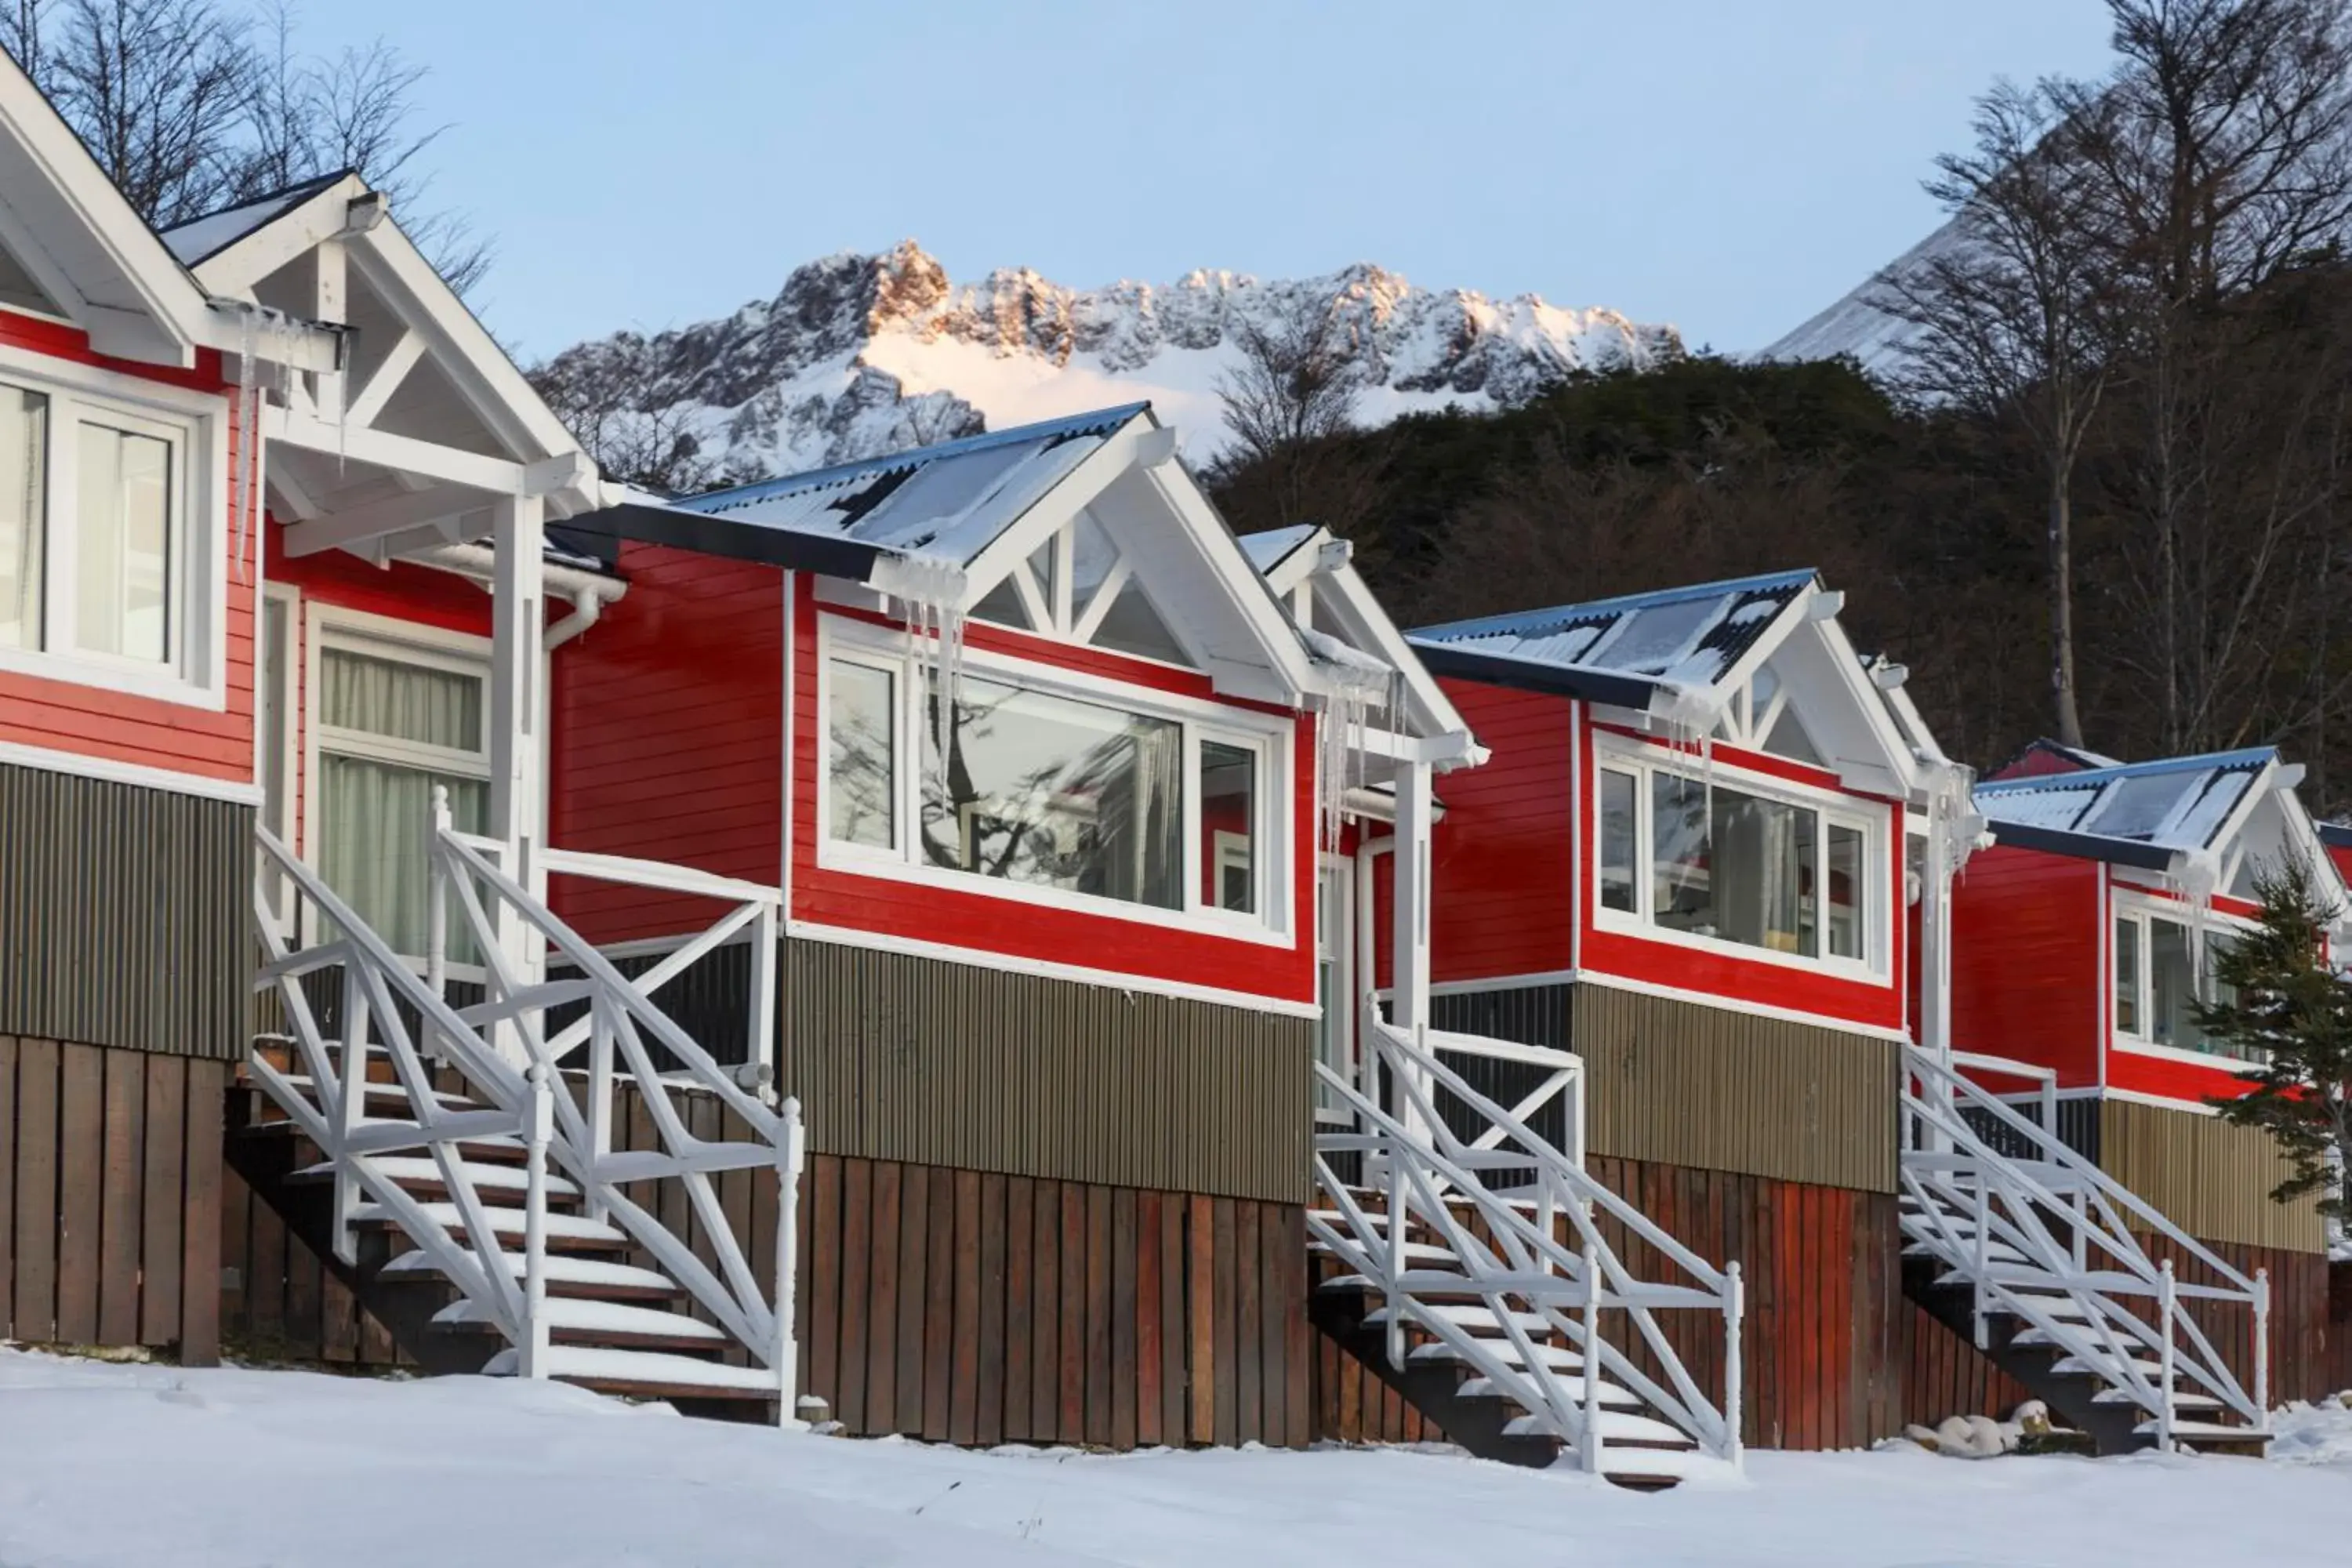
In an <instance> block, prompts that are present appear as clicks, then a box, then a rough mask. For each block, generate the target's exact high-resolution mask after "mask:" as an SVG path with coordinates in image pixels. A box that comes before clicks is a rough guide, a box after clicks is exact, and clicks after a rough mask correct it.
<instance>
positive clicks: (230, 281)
mask: <svg viewBox="0 0 2352 1568" xmlns="http://www.w3.org/2000/svg"><path fill="white" fill-rule="evenodd" d="M367 194H368V184H367V182H366V181H365V180H362V179H361V178H360V177H359V176H358V175H357V174H348V175H345V176H344V177H343V178H342V179H340V180H338V181H336V182H335V183H334V184H331V185H329V186H328V187H327V188H326V189H324V190H322V191H320V192H318V193H316V194H315V195H311V196H310V198H309V199H307V200H305V201H302V202H300V203H298V204H297V205H293V206H290V207H289V208H287V209H286V210H285V211H284V212H282V213H279V214H278V216H276V217H274V218H271V219H270V220H269V221H268V223H266V224H263V225H262V226H260V227H258V228H257V229H254V230H252V231H251V232H250V233H247V234H246V235H244V236H243V237H240V238H238V239H236V241H235V242H233V243H232V244H229V245H227V246H226V247H222V248H221V249H220V250H218V251H215V253H214V254H212V255H211V256H208V257H206V258H205V259H204V260H202V261H200V262H198V263H197V264H196V268H195V272H196V281H197V282H199V283H201V284H203V285H204V286H205V288H206V289H210V290H211V291H212V292H214V293H215V294H223V295H227V296H229V297H231V298H233V299H239V300H250V299H251V298H253V290H254V289H255V288H256V286H257V285H258V284H259V283H260V282H261V280H262V279H265V278H267V277H268V276H269V275H270V274H271V273H273V272H275V271H277V270H278V268H281V267H283V266H285V265H286V264H287V263H289V262H290V261H294V260H297V259H299V258H301V257H303V256H307V255H308V254H310V251H311V250H313V249H314V248H316V247H318V246H320V245H321V244H323V243H324V242H326V241H327V240H330V239H332V238H333V237H335V236H337V235H339V234H341V233H342V231H343V227H344V226H345V225H346V224H347V223H349V222H350V221H351V207H352V202H353V201H355V200H357V199H358V198H359V197H361V196H363V195H367Z"/></svg>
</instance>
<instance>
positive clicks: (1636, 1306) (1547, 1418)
mask: <svg viewBox="0 0 2352 1568" xmlns="http://www.w3.org/2000/svg"><path fill="white" fill-rule="evenodd" d="M1366 1015H1367V1016H1366V1018H1365V1029H1364V1037H1365V1038H1366V1039H1367V1040H1368V1041H1369V1042H1370V1046H1371V1052H1370V1058H1369V1059H1368V1061H1367V1063H1366V1067H1367V1069H1368V1070H1367V1072H1366V1075H1365V1080H1364V1081H1365V1085H1366V1086H1367V1087H1370V1089H1371V1090H1372V1092H1371V1093H1370V1094H1368V1093H1366V1092H1365V1090H1364V1089H1363V1088H1360V1087H1359V1086H1358V1085H1357V1084H1356V1083H1353V1082H1350V1081H1349V1079H1348V1078H1347V1077H1346V1076H1344V1075H1342V1074H1340V1073H1338V1072H1335V1071H1333V1070H1332V1069H1331V1068H1328V1067H1327V1066H1323V1065H1321V1064H1318V1068H1317V1070H1318V1073H1320V1074H1321V1076H1322V1079H1323V1081H1324V1082H1325V1084H1326V1085H1328V1087H1329V1089H1331V1091H1332V1092H1333V1094H1334V1095H1335V1096H1336V1097H1337V1098H1338V1100H1339V1103H1340V1106H1341V1108H1342V1109H1343V1110H1345V1112H1346V1113H1347V1114H1348V1115H1349V1117H1350V1118H1351V1119H1352V1125H1351V1126H1349V1127H1348V1128H1347V1129H1345V1130H1341V1131H1326V1132H1323V1133H1321V1134H1318V1137H1317V1138H1316V1162H1315V1163H1316V1174H1317V1179H1318V1184H1320V1186H1321V1188H1322V1191H1323V1194H1324V1197H1325V1198H1326V1199H1327V1200H1328V1204H1329V1205H1330V1210H1331V1211H1333V1212H1336V1214H1337V1215H1338V1216H1339V1217H1338V1218H1337V1220H1334V1219H1332V1218H1329V1217H1328V1215H1326V1214H1318V1215H1313V1216H1312V1217H1310V1219H1309V1222H1308V1223H1309V1228H1310V1230H1311V1231H1312V1232H1313V1234H1314V1236H1315V1237H1316V1239H1317V1240H1318V1241H1320V1242H1322V1243H1323V1244H1324V1245H1325V1247H1327V1248H1328V1250H1329V1251H1330V1253H1331V1254H1332V1255H1333V1256H1335V1257H1337V1258H1339V1259H1340V1260H1341V1261H1342V1262H1343V1263H1344V1265H1345V1266H1346V1267H1347V1268H1348V1269H1349V1270H1350V1271H1351V1272H1352V1273H1353V1274H1355V1275H1357V1276H1359V1277H1360V1278H1361V1279H1362V1280H1363V1281H1364V1282H1365V1283H1366V1284H1368V1285H1369V1286H1370V1288H1371V1289H1376V1290H1378V1291H1379V1292H1380V1293H1381V1295H1382V1296H1383V1297H1384V1298H1385V1299H1386V1304H1387V1307H1388V1309H1389V1310H1388V1312H1387V1315H1386V1319H1385V1321H1386V1325H1387V1329H1388V1353H1389V1359H1390V1362H1391V1365H1394V1366H1398V1367H1402V1365H1403V1364H1404V1359H1405V1356H1406V1354H1407V1347H1406V1343H1405V1331H1406V1329H1407V1328H1408V1326H1410V1327H1412V1328H1414V1329H1418V1330H1420V1331H1423V1332H1425V1333H1426V1334H1428V1335H1429V1336H1430V1338H1431V1339H1432V1340H1433V1341H1435V1342H1438V1343H1440V1344H1442V1345H1444V1346H1445V1347H1446V1348H1447V1351H1448V1352H1450V1353H1451V1355H1452V1356H1453V1357H1454V1358H1455V1359H1458V1360H1459V1361H1461V1362H1462V1363H1465V1365H1466V1366H1468V1367H1469V1368H1471V1369H1473V1371H1474V1373H1475V1375H1476V1376H1478V1377H1481V1378H1484V1379H1486V1380H1488V1382H1489V1384H1490V1385H1491V1387H1492V1388H1493V1389H1494V1390H1495V1391H1496V1392H1497V1393H1499V1394H1503V1395H1505V1396H1506V1397H1507V1398H1509V1399H1510V1400H1511V1401H1512V1402H1514V1403H1516V1404H1517V1405H1519V1406H1520V1407H1521V1408H1523V1409H1525V1410H1526V1411H1528V1413H1529V1415H1532V1416H1533V1417H1535V1418H1536V1420H1537V1421H1538V1423H1540V1426H1541V1429H1543V1430H1546V1431H1549V1433H1550V1434H1552V1435H1553V1436H1558V1437H1559V1438H1560V1439H1562V1440H1563V1441H1564V1442H1566V1443H1567V1444H1568V1445H1569V1446H1570V1447H1572V1448H1573V1449H1574V1450H1575V1452H1576V1454H1577V1455H1578V1458H1579V1459H1580V1463H1581V1464H1582V1466H1583V1468H1586V1469H1588V1470H1592V1471H1596V1472H1597V1471H1601V1470H1604V1469H1606V1468H1608V1458H1607V1444H1606V1440H1605V1437H1604V1434H1603V1430H1602V1426H1603V1423H1602V1421H1601V1419H1600V1418H1599V1417H1600V1414H1601V1405H1602V1400H1601V1384H1602V1379H1603V1378H1604V1377H1605V1378H1606V1379H1608V1380H1609V1381H1610V1382H1612V1383H1613V1384H1616V1385H1617V1386H1619V1387H1622V1388H1624V1389H1626V1390H1629V1391H1631V1392H1633V1394H1638V1395H1640V1396H1641V1398H1642V1399H1643V1400H1644V1401H1646V1402H1647V1404H1648V1405H1649V1406H1650V1407H1651V1408H1652V1409H1653V1410H1654V1412H1655V1413H1656V1414H1657V1415H1659V1416H1661V1417H1663V1418H1664V1420H1665V1421H1667V1422H1669V1423H1670V1424H1671V1425H1672V1426H1675V1428H1677V1429H1679V1430H1680V1431H1681V1432H1682V1433H1683V1434H1685V1436H1687V1437H1688V1438H1689V1440H1690V1441H1691V1442H1692V1444H1693V1445H1695V1446H1696V1447H1697V1448H1698V1449H1699V1450H1700V1451H1701V1452H1702V1453H1704V1454H1706V1455H1709V1456H1712V1457H1714V1458H1718V1459H1721V1460H1724V1461H1727V1463H1729V1464H1730V1465H1732V1466H1734V1467H1738V1465H1739V1463H1740V1458H1741V1451H1740V1440H1739V1409H1740V1368H1739V1331H1740V1315H1741V1311H1742V1294H1741V1286H1740V1279H1739V1266H1738V1264H1737V1263H1734V1264H1732V1265H1730V1266H1729V1267H1728V1268H1722V1269H1718V1268H1715V1267H1714V1266H1713V1265H1711V1264H1709V1263H1708V1262H1707V1261H1706V1259H1705V1258H1700V1257H1699V1256H1698V1255H1697V1254H1696V1253H1694V1252H1692V1251H1691V1250H1690V1249H1689V1248H1688V1247H1685V1246H1684V1245H1683V1244H1682V1243H1681V1242H1679V1241H1677V1240H1676V1239H1675V1237H1672V1236H1669V1235H1668V1234H1666V1232H1664V1230H1662V1229H1660V1228H1659V1227H1658V1226H1656V1225H1654V1224H1653V1223H1652V1222H1651V1221H1650V1219H1649V1218H1648V1217H1647V1216H1646V1215H1643V1214H1642V1213H1641V1212H1640V1211H1639V1210H1638V1209H1635V1208H1634V1207H1633V1206H1632V1205H1629V1204H1627V1203H1626V1202H1625V1201H1624V1200H1623V1199H1622V1198H1620V1197H1619V1196H1618V1195H1617V1194H1614V1193H1612V1192H1611V1191H1610V1190H1609V1189H1608V1188H1607V1187H1605V1186H1603V1185H1601V1183H1599V1182H1598V1181H1595V1180H1594V1179H1593V1178H1592V1177H1591V1175H1590V1174H1589V1173H1587V1172H1586V1171H1585V1169H1584V1165H1583V1159H1582V1147H1581V1145H1582V1137H1583V1133H1582V1128H1583V1110H1582V1100H1583V1096H1582V1093H1581V1088H1582V1063H1581V1061H1580V1058H1577V1057H1575V1056H1572V1055H1570V1053H1568V1052H1565V1051H1556V1050H1548V1049H1544V1048H1541V1047H1532V1046H1524V1045H1517V1044H1513V1043H1510V1042H1507V1041H1502V1040H1490V1039H1485V1038H1482V1037H1476V1036H1471V1035H1458V1034H1451V1033H1447V1032H1444V1031H1438V1030H1428V1031H1424V1036H1423V1037H1424V1040H1425V1041H1426V1044H1425V1046H1424V1045H1416V1044H1415V1042H1414V1041H1413V1039H1412V1037H1410V1036H1408V1035H1407V1034H1405V1033H1403V1032H1402V1031H1401V1030H1399V1029H1397V1028H1396V1027H1394V1026H1391V1025H1390V1024H1389V1023H1387V1022H1386V1021H1385V1020H1383V1019H1381V1017H1379V1016H1378V1013H1377V1009H1376V1008H1371V1007H1368V1008H1367V1009H1366ZM1464 1057H1468V1058H1484V1059H1488V1060H1495V1061H1501V1062H1509V1063H1513V1064H1517V1065H1518V1066H1521V1067H1527V1068H1535V1069H1537V1070H1538V1072H1539V1073H1541V1074H1542V1075H1543V1076H1542V1078H1541V1079H1540V1080H1539V1081H1538V1082H1537V1083H1536V1085H1535V1087H1534V1088H1533V1089H1530V1090H1529V1091H1528V1093H1526V1094H1525V1095H1523V1096H1522V1097H1521V1098H1520V1099H1519V1100H1518V1101H1517V1103H1516V1104H1514V1105H1511V1106H1504V1105H1502V1104H1499V1103H1497V1102H1496V1100H1493V1099H1491V1098H1489V1097H1488V1096H1487V1095H1486V1093H1485V1092H1483V1091H1482V1090H1480V1089H1477V1088H1476V1087H1475V1086H1474V1085H1472V1084H1471V1083H1470V1082H1469V1080H1468V1079H1465V1078H1464V1077H1463V1076H1462V1075H1461V1074H1460V1073H1459V1072H1458V1071H1456V1070H1455V1069H1454V1068H1453V1067H1452V1066H1449V1065H1448V1063H1447V1060H1446V1059H1445V1058H1464ZM1440 1090H1443V1091H1444V1093H1445V1095H1446V1096H1447V1097H1449V1099H1450V1100H1451V1101H1452V1108H1453V1109H1454V1118H1455V1119H1456V1120H1460V1121H1465V1122H1475V1124H1476V1125H1475V1131H1467V1132H1466V1134H1465V1131H1462V1130H1457V1129H1456V1128H1455V1127H1454V1125H1453V1124H1452V1123H1451V1122H1450V1121H1449V1119H1448V1118H1447V1116H1446V1115H1445V1114H1444V1111H1445V1110H1446V1107H1444V1106H1443V1105H1441V1102H1440V1100H1439V1091H1440ZM1553 1104H1558V1105H1559V1107H1560V1109H1561V1110H1562V1113H1563V1118H1564V1126H1565V1131H1564V1132H1563V1133H1562V1135H1561V1142H1566V1143H1567V1144H1568V1145H1569V1147H1567V1148H1563V1147H1561V1146H1560V1145H1559V1143H1558V1142H1554V1141H1553V1140H1551V1139H1549V1138H1547V1137H1545V1136H1543V1135H1542V1134H1540V1133H1538V1131H1536V1129H1535V1128H1534V1126H1533V1125H1532V1124H1531V1121H1530V1119H1531V1118H1533V1117H1535V1116H1537V1115H1538V1114H1539V1113H1540V1112H1541V1111H1543V1110H1545V1108H1547V1107H1548V1106H1550V1105H1553ZM1335 1161H1337V1162H1338V1164H1335ZM1349 1163H1358V1164H1360V1176H1359V1180H1358V1181H1357V1182H1356V1183H1352V1184H1351V1183H1350V1182H1349V1181H1347V1180H1343V1179H1342V1173H1341V1170H1340V1169H1339V1165H1341V1164H1349ZM1365 1191H1370V1192H1373V1193H1378V1194H1380V1195H1381V1204H1382V1205H1383V1206H1382V1210H1381V1211H1373V1210H1370V1209H1369V1208H1368V1206H1367V1205H1366V1204H1365V1203H1364V1202H1363V1201H1362V1200H1361V1199H1360V1196H1359V1194H1360V1193H1363V1192H1365ZM1604 1224H1613V1225H1615V1226H1620V1227H1622V1230H1623V1232H1624V1233H1625V1234H1626V1235H1628V1236H1629V1237H1634V1238H1637V1239H1638V1240H1640V1241H1642V1242H1643V1243H1646V1244H1647V1245H1648V1246H1649V1247H1652V1248H1654V1250H1655V1251H1656V1253H1657V1254H1658V1255H1659V1256H1660V1257H1661V1258H1664V1259H1666V1260H1667V1261H1668V1262H1669V1263H1671V1264H1672V1265H1673V1266H1674V1267H1675V1268H1676V1269H1677V1270H1678V1271H1679V1273H1680V1274H1681V1275H1682V1276H1683V1277H1684V1279H1685V1280H1686V1281H1687V1282H1686V1283H1672V1284H1666V1283H1655V1282H1651V1281H1645V1280H1641V1279H1635V1278H1634V1277H1633V1273H1632V1271H1631V1270H1630V1269H1629V1268H1627V1267H1626V1265H1625V1263H1624V1261H1623V1260H1622V1258H1620V1257H1619V1256H1618V1254H1617V1252H1616V1250H1615V1249H1614V1248H1613V1247H1612V1246H1611V1245H1610V1243H1609V1241H1608V1239H1607V1237H1605V1236H1604V1235H1603V1228H1602V1227H1603V1226H1604ZM1416 1229H1417V1230H1418V1231H1419V1232H1420V1233H1421V1234H1422V1235H1424V1236H1427V1237H1431V1238H1433V1243H1434V1245H1435V1246H1437V1247H1440V1248H1442V1249H1443V1250H1444V1253H1446V1254H1448V1255H1450V1256H1448V1257H1447V1258H1446V1259H1445V1261H1444V1264H1443V1265H1442V1266H1436V1267H1430V1266H1424V1265H1423V1264H1420V1263H1417V1262H1416V1261H1415V1259H1416V1257H1417V1256H1425V1254H1423V1253H1420V1252H1419V1251H1418V1249H1417V1244H1415V1243H1414V1242H1413V1241H1412V1235H1411V1233H1412V1232H1413V1231H1415V1230H1416ZM1426 1245H1428V1244H1425V1243H1424V1244H1418V1246H1422V1247H1425V1246H1426ZM1465 1294H1474V1295H1475V1296H1476V1297H1477V1298H1478V1299H1479V1300H1483V1301H1484V1303H1485V1304H1486V1309H1487V1312H1488V1314H1489V1315H1490V1316H1491V1318H1492V1325H1491V1326H1495V1327H1498V1328H1499V1329H1500V1331H1501V1334H1502V1337H1501V1338H1499V1339H1496V1338H1492V1337H1482V1336H1480V1335H1476V1334H1473V1333H1471V1332H1469V1331H1467V1328H1466V1327H1465V1324H1464V1323H1463V1322H1462V1321H1460V1316H1459V1314H1458V1313H1454V1312H1449V1311H1447V1310H1444V1307H1443V1306H1442V1305H1441V1304H1440V1303H1439V1302H1437V1301H1435V1300H1423V1297H1424V1296H1428V1297H1432V1298H1435V1297H1445V1298H1451V1299H1454V1300H1457V1301H1458V1300H1459V1299H1460V1298H1461V1297H1463V1296H1464V1295H1465ZM1667 1310H1692V1311H1703V1312H1707V1313H1711V1314H1716V1315H1718V1316H1719V1317H1720V1318H1721V1320H1722V1333H1723V1344H1724V1387H1723V1396H1722V1402H1721V1404H1720V1405H1717V1403H1715V1402H1714V1401H1713V1400H1712V1399H1710V1397H1709V1396H1708V1394H1707V1393H1706V1391H1705V1390H1703V1389H1701V1388H1700V1387H1699V1386H1698V1384H1697V1383H1696V1380H1695V1379H1693V1377H1692V1376H1691V1374H1690V1373H1689V1370H1688V1369H1687V1368H1686V1367H1685V1365H1684V1363H1683V1360H1682V1357H1681V1356H1680V1355H1679V1354H1678V1353H1677V1352H1675V1349H1674V1347H1673V1345H1672V1344H1671V1343H1670V1342H1669V1341H1668V1339H1667V1337H1666V1335H1665V1333H1664V1330H1663V1329H1662V1328H1661V1327H1660V1325H1659V1322H1658V1316H1657V1315H1658V1313H1660V1312H1662V1311H1667ZM1604 1311H1622V1313H1623V1314H1624V1321H1625V1323H1626V1324H1627V1325H1628V1327H1629V1328H1630V1329H1631V1330H1632V1331H1633V1333H1634V1334H1635V1335H1637V1336H1638V1338H1639V1340H1640V1342H1641V1343H1642V1344H1643V1346H1644V1347H1645V1348H1646V1349H1647V1351H1648V1352H1649V1359H1650V1361H1651V1363H1652V1364H1654V1366H1655V1367H1656V1368H1657V1369H1658V1371H1659V1373H1660V1377H1657V1378H1654V1377H1653V1376H1651V1375H1650V1374H1649V1373H1646V1372H1644V1371H1643V1369H1642V1367H1641V1366H1639V1365H1637V1364H1636V1363H1635V1362H1634V1361H1633V1358H1632V1357H1630V1356H1629V1355H1627V1354H1626V1353H1625V1352H1623V1351H1622V1350H1621V1349H1620V1348H1619V1347H1618V1346H1617V1345H1616V1344H1614V1343H1612V1342H1610V1340H1609V1339H1608V1338H1607V1337H1606V1336H1605V1335H1604V1333H1603V1331H1602V1329H1603V1325H1602V1321H1601V1313H1603V1312H1604ZM1553 1344H1565V1345H1567V1346H1569V1347H1571V1348H1572V1349H1573V1350H1574V1351H1575V1352H1577V1357H1578V1362H1579V1366H1578V1370H1577V1373H1576V1375H1574V1376H1572V1377H1570V1376H1558V1375H1554V1374H1553V1373H1552V1371H1551V1368H1552V1366H1553V1365H1554V1364H1555V1358H1552V1357H1549V1356H1547V1355H1545V1354H1544V1353H1542V1349H1541V1348H1539V1347H1548V1346H1550V1345H1553ZM1500 1352H1508V1353H1500Z"/></svg>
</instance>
